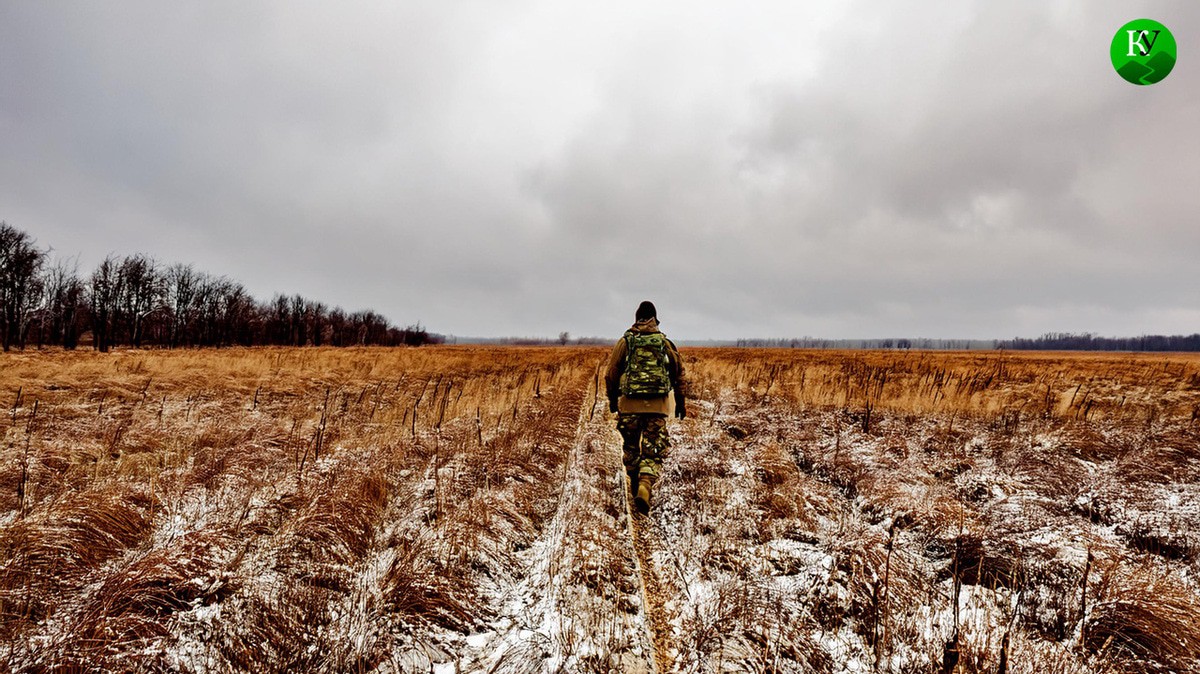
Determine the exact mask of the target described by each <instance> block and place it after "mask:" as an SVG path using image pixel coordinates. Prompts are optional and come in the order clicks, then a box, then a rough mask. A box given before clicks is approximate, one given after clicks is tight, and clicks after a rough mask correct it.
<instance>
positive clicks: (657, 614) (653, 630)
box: [625, 490, 671, 674]
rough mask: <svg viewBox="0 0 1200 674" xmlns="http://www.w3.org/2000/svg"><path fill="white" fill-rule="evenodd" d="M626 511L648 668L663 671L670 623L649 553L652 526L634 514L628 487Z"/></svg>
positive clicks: (663, 673)
mask: <svg viewBox="0 0 1200 674" xmlns="http://www.w3.org/2000/svg"><path fill="white" fill-rule="evenodd" d="M625 501H626V510H625V512H626V513H627V515H628V517H629V519H628V520H627V521H628V522H629V523H630V527H629V535H630V537H631V539H632V540H633V548H634V551H635V553H636V555H635V556H636V560H637V561H636V564H635V568H636V570H637V574H638V580H639V585H640V588H641V593H642V607H643V612H644V614H645V617H646V631H647V637H648V638H649V639H650V644H651V653H650V654H651V656H652V658H651V659H652V661H653V663H654V669H653V670H652V671H654V672H656V673H658V674H666V673H667V672H670V671H671V658H670V655H669V653H670V652H671V648H670V643H671V641H670V640H671V625H670V623H669V621H668V620H667V618H666V615H665V610H664V607H663V603H664V601H663V590H662V585H661V583H660V582H659V579H658V573H657V572H656V570H655V568H656V567H655V565H654V560H653V558H652V556H651V554H652V551H653V548H654V535H653V533H652V532H651V530H652V528H653V525H652V523H651V522H650V519H649V517H647V516H642V515H638V514H634V513H633V512H632V511H631V510H630V508H629V506H630V498H629V490H625Z"/></svg>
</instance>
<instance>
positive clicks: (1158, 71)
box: [1110, 19, 1175, 84]
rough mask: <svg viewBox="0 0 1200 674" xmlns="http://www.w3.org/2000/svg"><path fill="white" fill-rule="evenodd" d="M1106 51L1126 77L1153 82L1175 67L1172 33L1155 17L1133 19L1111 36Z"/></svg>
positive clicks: (1147, 82) (1141, 82)
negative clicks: (1110, 42) (1110, 41)
mask: <svg viewBox="0 0 1200 674" xmlns="http://www.w3.org/2000/svg"><path fill="white" fill-rule="evenodd" d="M1110 55H1111V56H1112V64H1113V68H1116V70H1117V74H1118V75H1120V76H1121V77H1124V78H1125V80H1126V81H1128V82H1133V83H1134V84H1154V83H1155V82H1159V81H1162V79H1163V78H1165V77H1166V76H1167V75H1170V74H1171V69H1172V68H1174V67H1175V36H1173V35H1171V31H1169V30H1167V27H1166V26H1164V25H1162V24H1161V23H1159V22H1157V21H1154V20H1151V19H1134V20H1133V21H1130V22H1129V23H1127V24H1125V25H1124V26H1121V30H1118V31H1117V34H1116V35H1114V36H1113V41H1112V48H1111V49H1110Z"/></svg>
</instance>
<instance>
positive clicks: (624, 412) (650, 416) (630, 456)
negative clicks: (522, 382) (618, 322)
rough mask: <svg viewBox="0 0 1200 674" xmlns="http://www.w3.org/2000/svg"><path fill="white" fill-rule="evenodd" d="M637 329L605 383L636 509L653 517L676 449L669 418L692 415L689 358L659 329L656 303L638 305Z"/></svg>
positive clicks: (617, 349) (616, 354) (616, 350)
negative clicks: (686, 385) (658, 485)
mask: <svg viewBox="0 0 1200 674" xmlns="http://www.w3.org/2000/svg"><path fill="white" fill-rule="evenodd" d="M634 317H635V319H636V321H635V322H634V324H633V327H631V328H629V330H627V331H625V334H624V336H622V337H621V339H620V340H619V341H618V342H617V344H616V346H614V347H613V351H612V355H611V356H609V358H608V370H607V372H606V373H605V375H604V384H605V387H606V389H607V392H608V409H609V411H610V412H616V413H617V430H618V431H620V433H621V439H622V441H623V442H622V449H623V450H624V455H625V472H626V473H627V474H628V476H629V485H630V490H631V491H632V493H633V494H634V500H633V503H634V506H635V507H637V509H638V512H640V513H642V514H643V515H645V514H647V513H648V512H650V494H651V491H652V490H653V488H654V482H655V481H656V480H657V479H658V475H659V473H660V472H661V471H662V462H663V458H665V457H666V454H667V450H668V449H669V447H670V438H669V437H668V436H667V417H668V416H670V415H672V414H674V415H675V416H676V417H678V418H680V419H682V418H684V417H685V416H687V409H686V407H685V406H684V394H683V382H684V379H683V359H681V358H680V357H679V351H678V350H677V349H676V348H675V345H674V344H672V343H671V340H669V339H667V336H666V335H664V334H663V333H661V332H659V330H658V312H657V311H656V310H655V308H654V305H653V304H652V303H650V302H642V303H641V304H640V305H638V308H637V313H636V314H635V316H634Z"/></svg>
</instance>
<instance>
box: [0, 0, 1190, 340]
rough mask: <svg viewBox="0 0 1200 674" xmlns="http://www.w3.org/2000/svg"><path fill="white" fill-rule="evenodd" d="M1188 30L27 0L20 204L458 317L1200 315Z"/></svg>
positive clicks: (408, 310)
mask: <svg viewBox="0 0 1200 674" xmlns="http://www.w3.org/2000/svg"><path fill="white" fill-rule="evenodd" d="M1139 17H1147V18H1153V19H1156V20H1158V21H1161V22H1162V23H1164V24H1166V26H1167V27H1168V28H1169V29H1170V30H1171V31H1172V33H1173V34H1174V36H1175V38H1176V40H1177V42H1178V44H1179V48H1178V49H1179V63H1178V65H1177V67H1176V68H1175V70H1174V72H1172V73H1171V75H1170V76H1169V77H1168V78H1167V79H1166V80H1164V81H1163V82H1160V83H1158V84H1156V85H1153V86H1148V87H1138V86H1135V85H1132V84H1129V83H1127V82H1125V81H1124V80H1122V79H1121V78H1120V77H1118V76H1117V74H1116V73H1115V72H1114V71H1113V68H1112V66H1111V64H1110V61H1109V43H1110V41H1111V40H1112V37H1113V35H1114V33H1115V32H1116V31H1117V29H1118V28H1119V27H1120V26H1121V25H1122V24H1124V23H1125V22H1126V21H1129V20H1131V19H1134V18H1139ZM1193 54H1200V3H1197V2H1196V1H1195V0H1178V1H1175V2H1168V1H1163V2H1127V1H1116V0H1106V1H1098V0H1074V1H1061V0H1015V1H1012V0H1006V1H1005V2H994V1H986V2H985V1H982V0H978V1H969V0H956V1H955V2H894V1H888V0H862V1H849V2H825V3H801V2H796V1H795V0H785V1H781V2H768V1H759V2H752V3H741V2H729V1H728V0H721V1H714V2H700V1H697V0H686V1H678V2H665V1H659V0H655V1H653V2H647V1H645V0H637V1H630V2H613V1H609V2H595V1H594V0H591V1H588V2H564V1H562V0H542V1H535V0H530V1H525V0H479V1H475V2H453V1H449V0H436V1H433V2H424V1H422V2H414V1H401V2H395V1H392V2H378V3H335V2H327V1H323V2H295V1H292V0H288V1H286V2H243V1H242V0H238V1H236V2H207V1H206V2H194V3H193V2H161V1H160V0H153V1H147V2H128V1H123V2H119V3H100V2H87V3H84V2H5V3H3V4H0V220H4V221H7V222H8V223H9V224H11V225H13V226H15V227H18V228H20V229H23V230H25V231H27V232H29V233H31V234H32V235H33V236H34V237H36V238H37V240H38V242H39V244H41V245H43V246H52V247H53V248H54V249H55V251H56V252H57V253H61V254H63V255H79V257H80V263H81V268H83V269H84V270H85V271H90V269H91V268H92V266H93V265H94V264H95V263H96V262H97V261H98V260H100V259H101V258H103V257H104V256H105V255H106V254H108V253H114V252H115V253H119V254H125V253H132V252H144V253H147V254H150V255H152V256H154V257H155V258H156V259H158V260H160V261H162V262H164V263H170V262H192V263H195V264H196V266H197V267H199V268H201V269H204V270H207V271H210V272H213V273H216V274H223V275H227V276H229V277H231V278H235V279H238V280H240V281H242V282H243V283H244V284H245V285H246V287H247V288H248V289H249V290H250V291H251V292H252V293H254V294H255V295H256V296H257V297H259V298H260V299H266V298H269V297H270V296H271V294H272V293H274V292H277V291H282V292H288V293H292V292H299V293H302V294H304V295H306V296H309V297H312V298H314V299H318V300H322V301H325V302H327V303H328V304H331V305H335V304H336V305H341V306H343V307H345V308H347V309H359V308H367V307H370V308H374V309H376V310H378V311H380V312H381V313H383V314H385V315H386V316H388V317H389V318H390V319H392V320H393V322H396V323H399V324H405V323H411V322H415V321H418V320H419V321H421V322H422V323H423V324H424V325H426V326H427V327H429V328H430V329H432V330H434V331H436V332H442V333H452V334H457V335H475V336H500V335H557V334H558V332H559V331H562V330H567V331H570V332H571V333H572V334H575V335H597V336H612V337H616V336H617V335H618V334H619V333H620V331H621V330H622V329H624V328H625V327H626V326H627V325H628V323H629V322H630V321H631V320H632V317H633V312H634V309H635V307H636V306H637V303H638V302H639V301H641V300H642V299H652V300H653V301H654V302H655V303H656V304H657V305H658V309H659V316H660V318H661V319H662V323H663V329H664V331H666V332H667V333H668V334H669V335H671V336H672V337H674V338H677V339H685V340H687V339H705V338H736V337H751V336H753V337H793V336H804V335H812V336H819V337H830V338H837V337H886V336H912V337H917V336H924V337H956V338H964V337H969V338H993V337H1012V336H1016V335H1020V336H1036V335H1038V334H1041V333H1042V332H1046V331H1091V332H1098V333H1100V334H1105V335H1137V334H1143V333H1193V332H1197V331H1200V69H1198V68H1197V63H1198V61H1196V60H1195V59H1194V58H1193Z"/></svg>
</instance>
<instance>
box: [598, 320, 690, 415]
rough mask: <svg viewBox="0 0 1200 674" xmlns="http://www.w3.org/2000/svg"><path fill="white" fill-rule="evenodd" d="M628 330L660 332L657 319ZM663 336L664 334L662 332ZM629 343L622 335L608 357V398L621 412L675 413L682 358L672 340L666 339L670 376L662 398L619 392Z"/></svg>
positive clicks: (680, 382)
mask: <svg viewBox="0 0 1200 674" xmlns="http://www.w3.org/2000/svg"><path fill="white" fill-rule="evenodd" d="M629 330H630V331H631V332H641V333H646V332H659V329H658V319H656V318H649V319H646V320H644V321H638V322H637V323H634V324H633V327H631V328H629ZM664 336H665V335H664ZM627 349H628V345H627V344H626V343H625V338H624V337H622V338H621V339H619V340H617V343H616V345H615V346H613V350H612V354H611V355H609V357H608V369H607V370H606V371H605V373H604V386H605V390H606V391H607V393H608V397H609V399H612V398H617V410H618V411H620V412H621V413H623V414H665V415H667V416H671V415H673V414H675V396H674V392H675V391H686V388H685V386H684V377H683V358H681V357H680V356H679V351H678V350H677V349H676V348H675V344H673V343H672V342H671V340H669V339H668V340H667V360H668V363H667V370H668V372H669V374H670V375H671V388H672V389H673V390H672V392H671V393H668V394H667V395H665V396H662V397H661V398H627V397H625V396H623V395H621V377H622V375H624V374H625V357H626V355H627V352H626V351H627Z"/></svg>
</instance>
